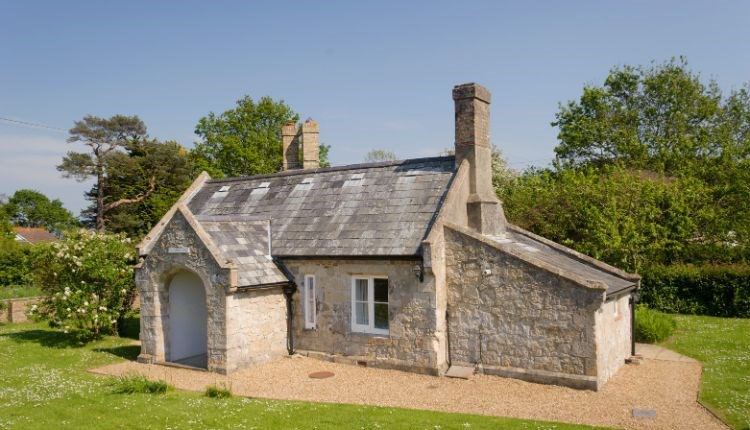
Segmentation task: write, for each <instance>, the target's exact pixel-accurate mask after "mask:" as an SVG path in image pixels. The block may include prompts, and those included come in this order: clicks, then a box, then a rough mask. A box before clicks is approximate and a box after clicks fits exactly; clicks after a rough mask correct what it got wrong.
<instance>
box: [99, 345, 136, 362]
mask: <svg viewBox="0 0 750 430" xmlns="http://www.w3.org/2000/svg"><path fill="white" fill-rule="evenodd" d="M94 351H96V352H105V353H107V354H112V355H115V356H117V357H120V358H124V359H125V360H130V361H135V359H136V358H138V354H140V353H141V346H140V345H123V346H115V347H112V348H96V349H94Z"/></svg>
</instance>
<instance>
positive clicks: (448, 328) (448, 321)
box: [445, 307, 451, 367]
mask: <svg viewBox="0 0 750 430" xmlns="http://www.w3.org/2000/svg"><path fill="white" fill-rule="evenodd" d="M445 340H446V343H447V345H446V346H447V349H448V367H450V366H451V315H450V311H449V310H448V308H447V307H446V309H445Z"/></svg>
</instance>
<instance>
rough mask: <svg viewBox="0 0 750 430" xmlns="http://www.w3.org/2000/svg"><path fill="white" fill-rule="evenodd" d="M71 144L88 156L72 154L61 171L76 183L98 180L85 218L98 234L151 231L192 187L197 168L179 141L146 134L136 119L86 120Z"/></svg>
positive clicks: (77, 125)
mask: <svg viewBox="0 0 750 430" xmlns="http://www.w3.org/2000/svg"><path fill="white" fill-rule="evenodd" d="M68 141H69V142H79V141H80V142H83V143H84V144H86V145H87V146H89V148H90V149H91V151H90V152H89V153H77V152H69V153H68V155H67V156H65V157H64V158H63V163H62V164H61V165H60V166H58V170H60V171H62V172H64V176H66V177H73V178H76V179H78V180H85V179H88V178H91V177H93V178H96V180H95V182H94V185H93V187H92V188H91V190H90V191H89V192H88V193H87V198H88V199H89V200H91V201H92V202H93V204H92V205H91V206H90V207H89V208H87V209H86V210H84V212H83V216H84V218H85V219H86V220H87V221H89V223H90V224H92V225H94V226H95V227H96V230H97V231H99V232H103V231H105V229H107V230H112V231H115V232H126V233H127V234H129V235H131V236H139V235H142V234H143V233H145V232H146V231H148V229H149V228H151V226H153V225H154V224H155V223H156V222H157V221H158V220H159V218H160V217H161V216H162V215H163V214H164V213H165V212H166V211H167V210H168V209H169V206H171V205H172V203H174V201H175V200H176V199H177V197H178V196H179V195H180V193H181V192H182V191H183V190H184V189H185V188H186V187H187V186H188V184H189V182H190V178H191V176H192V174H193V167H192V164H191V163H190V160H189V159H188V152H187V151H186V150H185V149H184V148H183V147H181V146H180V145H179V144H177V143H176V142H172V141H170V142H164V143H161V142H159V141H157V140H155V139H152V138H149V137H148V135H147V130H146V125H145V124H144V123H143V121H141V120H140V119H139V118H138V117H137V116H123V115H115V116H113V117H111V118H109V119H103V118H98V117H94V116H87V117H85V118H84V119H83V120H82V121H77V122H76V123H75V126H74V127H73V128H72V129H71V130H70V137H69V138H68Z"/></svg>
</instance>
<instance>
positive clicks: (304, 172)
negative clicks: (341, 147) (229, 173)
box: [206, 155, 455, 184]
mask: <svg viewBox="0 0 750 430" xmlns="http://www.w3.org/2000/svg"><path fill="white" fill-rule="evenodd" d="M453 159H455V157H454V156H453V155H446V156H440V157H424V158H408V159H405V160H394V161H376V162H372V163H358V164H348V165H344V166H335V167H323V168H317V169H294V170H287V171H283V172H276V173H266V174H262V175H253V176H236V177H230V178H217V179H209V180H208V181H206V182H208V183H212V184H215V183H221V182H239V181H247V180H249V179H264V178H278V177H286V176H297V175H310V174H317V173H326V172H339V171H346V170H356V169H371V168H375V167H390V166H402V165H407V164H417V163H427V162H436V161H449V160H453Z"/></svg>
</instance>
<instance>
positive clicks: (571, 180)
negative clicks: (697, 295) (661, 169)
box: [501, 165, 716, 271]
mask: <svg viewBox="0 0 750 430" xmlns="http://www.w3.org/2000/svg"><path fill="white" fill-rule="evenodd" d="M686 190H690V191H689V192H686ZM501 197H502V199H503V200H504V203H505V209H506V213H507V215H508V218H509V219H510V220H512V221H513V222H515V223H516V224H519V225H521V226H522V227H524V228H528V229H530V230H532V231H534V232H536V233H538V234H540V235H543V236H545V237H548V238H550V239H552V240H555V241H557V242H559V243H562V244H565V245H567V246H571V247H573V248H575V249H576V250H578V251H580V252H583V253H585V254H588V255H591V256H593V257H596V258H599V259H602V260H604V261H606V262H608V263H610V264H613V265H616V266H618V267H621V268H624V269H627V270H633V271H638V270H640V269H641V268H642V267H643V266H644V265H647V264H651V263H654V262H663V261H669V260H674V259H680V258H682V256H683V255H684V253H685V252H686V250H687V248H688V247H689V246H690V245H691V243H692V242H693V241H695V240H696V239H697V238H700V237H702V235H703V233H704V229H705V228H706V225H709V224H710V223H711V219H712V218H713V217H715V216H716V212H715V211H714V210H713V209H712V207H711V205H710V203H711V199H712V196H711V193H710V190H709V189H708V188H707V187H705V186H704V185H703V184H702V182H701V181H700V180H696V179H695V178H667V177H664V176H661V175H656V174H653V172H648V171H638V170H632V169H627V168H624V167H622V166H617V165H610V166H604V167H602V168H599V169H595V168H593V167H588V168H582V169H562V170H558V171H550V170H530V171H527V172H525V173H524V175H522V176H521V177H520V178H518V179H517V180H516V181H515V184H514V185H513V186H511V187H506V188H504V189H503V190H501Z"/></svg>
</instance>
